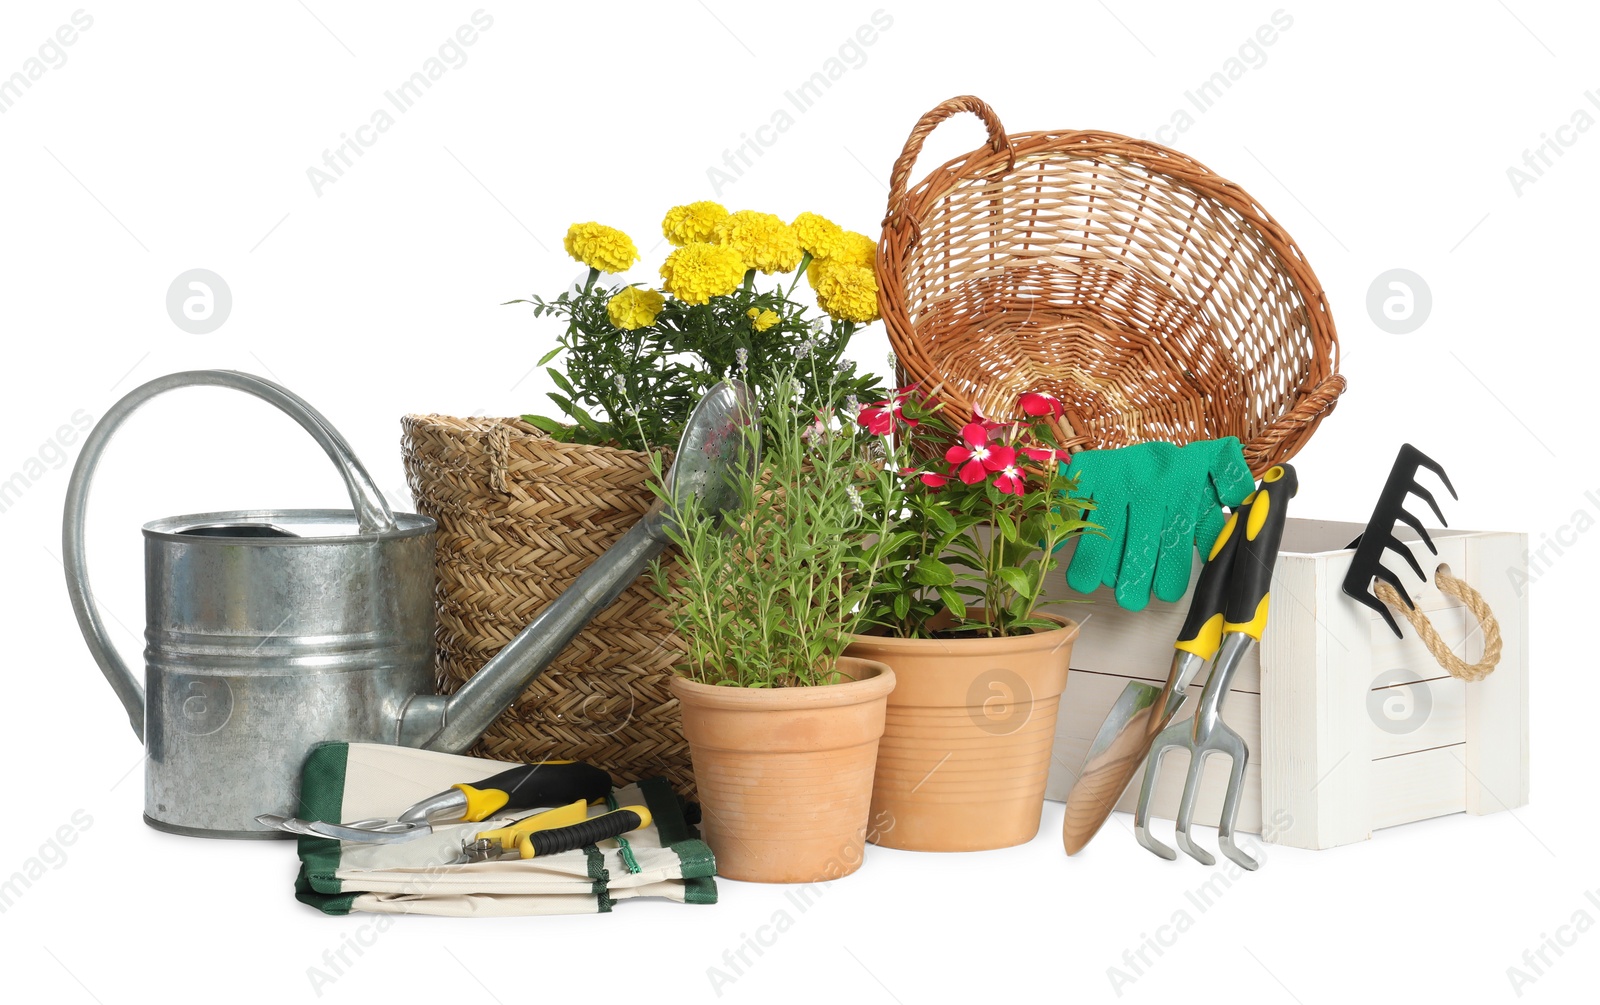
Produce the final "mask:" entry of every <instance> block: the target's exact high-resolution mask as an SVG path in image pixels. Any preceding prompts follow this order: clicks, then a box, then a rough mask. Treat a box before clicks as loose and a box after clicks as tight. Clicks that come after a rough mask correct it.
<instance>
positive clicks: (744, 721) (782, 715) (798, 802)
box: [672, 657, 895, 883]
mask: <svg viewBox="0 0 1600 1005" xmlns="http://www.w3.org/2000/svg"><path fill="white" fill-rule="evenodd" d="M839 671H840V673H841V674H842V675H844V676H845V677H847V678H851V679H849V680H847V681H846V682H844V683H840V684H825V685H820V686H816V687H781V688H745V687H718V686H713V685H710V684H701V683H698V682H696V681H691V680H685V679H684V678H682V677H676V678H674V679H673V681H672V692H673V694H674V695H676V696H677V698H678V702H679V705H680V707H681V709H682V713H683V735H684V737H685V738H686V739H687V740H688V741H689V754H690V757H691V758H692V759H693V761H694V774H695V784H696V786H697V788H698V790H699V797H700V804H701V807H702V809H703V811H704V816H703V819H702V820H701V824H700V826H701V830H702V831H703V832H704V833H705V837H706V842H707V843H708V844H709V845H710V846H711V851H712V853H713V854H714V855H715V856H716V859H717V875H719V876H725V877H727V878H728V879H742V880H749V881H753V882H757V883H816V882H821V881H824V880H830V879H838V878H839V877H840V876H847V875H849V874H850V873H852V872H855V871H856V869H858V868H860V866H861V856H862V851H863V847H862V846H863V844H864V843H865V842H866V841H867V840H869V839H870V838H871V837H872V836H873V833H872V830H873V824H872V822H871V819H870V817H869V813H868V809H869V806H870V804H871V801H872V782H873V765H874V764H875V763H876V761H877V756H878V738H879V737H880V736H881V735H882V734H883V724H884V703H885V699H886V698H887V696H888V694H889V692H890V690H891V689H893V687H894V679H895V678H894V673H893V671H891V670H890V669H889V668H888V667H887V666H885V665H883V664H882V663H878V662H873V661H871V660H866V659H856V658H850V657H845V658H843V659H840V660H839Z"/></svg>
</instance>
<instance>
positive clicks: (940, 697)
mask: <svg viewBox="0 0 1600 1005" xmlns="http://www.w3.org/2000/svg"><path fill="white" fill-rule="evenodd" d="M1041 617H1047V618H1049V619H1050V620H1052V621H1057V622H1060V623H1061V626H1062V627H1061V628H1058V629H1056V630H1054V631H1047V632H1036V633H1034V634H1032V635H1020V636H1014V637H1008V638H1003V639H992V638H969V639H895V638H885V637H879V636H869V635H857V636H854V640H853V641H852V642H851V644H850V648H849V649H847V650H846V652H847V653H848V654H849V655H851V656H861V657H865V658H868V659H874V660H882V661H883V662H885V663H887V664H889V666H891V667H893V668H894V672H895V687H894V692H893V693H892V694H890V695H889V710H888V719H887V723H886V724H885V727H884V733H883V740H882V741H881V743H880V745H879V749H878V769H877V773H876V777H875V778H874V781H873V786H872V819H873V820H874V821H875V822H879V821H881V826H878V827H877V828H876V831H875V833H874V835H873V836H872V840H873V842H874V843H876V844H880V845H883V846H885V847H888V848H906V849H910V850H913V851H978V850H981V849H986V848H1007V847H1010V846H1011V845H1017V844H1022V843H1024V842H1026V841H1029V840H1032V838H1033V836H1034V835H1035V834H1037V833H1038V831H1039V816H1040V814H1041V813H1042V812H1043V810H1044V786H1045V778H1046V776H1047V775H1048V774H1049V772H1050V750H1051V747H1052V745H1053V744H1054V741H1055V729H1056V711H1057V707H1058V706H1059V704H1060V701H1061V692H1062V691H1064V690H1066V686H1067V668H1068V666H1069V664H1070V663H1071V660H1072V642H1073V640H1074V639H1076V638H1077V637H1078V624H1077V622H1075V621H1068V620H1067V619H1065V618H1057V617H1051V616H1050V615H1041Z"/></svg>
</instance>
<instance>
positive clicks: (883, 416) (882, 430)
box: [856, 401, 895, 436]
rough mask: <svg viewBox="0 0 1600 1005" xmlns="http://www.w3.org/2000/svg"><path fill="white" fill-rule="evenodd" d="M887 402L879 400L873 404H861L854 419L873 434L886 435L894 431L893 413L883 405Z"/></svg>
mask: <svg viewBox="0 0 1600 1005" xmlns="http://www.w3.org/2000/svg"><path fill="white" fill-rule="evenodd" d="M887 404H888V402H886V401H880V402H878V403H877V404H875V405H866V406H863V407H862V409H861V414H860V415H859V416H858V417H857V418H856V421H857V422H859V423H860V424H861V425H862V426H863V427H864V428H865V429H866V431H867V432H869V433H871V434H872V435H873V436H888V435H889V434H890V433H892V432H894V417H895V413H894V412H891V411H889V410H888V409H885V408H884V407H883V406H884V405H887Z"/></svg>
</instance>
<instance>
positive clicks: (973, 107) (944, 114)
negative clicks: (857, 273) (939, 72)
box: [883, 94, 1017, 227]
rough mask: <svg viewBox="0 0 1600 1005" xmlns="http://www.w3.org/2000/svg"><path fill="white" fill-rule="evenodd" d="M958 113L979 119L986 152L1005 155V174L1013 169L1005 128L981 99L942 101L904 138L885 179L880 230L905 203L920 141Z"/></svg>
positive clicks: (967, 96)
mask: <svg viewBox="0 0 1600 1005" xmlns="http://www.w3.org/2000/svg"><path fill="white" fill-rule="evenodd" d="M958 112H971V113H972V114H974V115H976V116H977V117H978V118H980V119H982V120H983V124H984V127H985V128H987V129H988V130H989V149H990V150H993V151H994V152H995V153H997V154H1005V155H1006V170H1008V171H1009V170H1010V169H1011V168H1013V167H1015V166H1016V162H1017V151H1016V150H1015V149H1014V148H1013V147H1012V146H1011V140H1010V138H1009V137H1007V136H1006V128H1005V126H1002V125H1001V124H1000V117H999V116H998V115H996V114H995V113H994V109H993V108H990V107H989V105H988V104H987V103H986V102H985V101H983V99H981V98H975V97H973V96H972V95H970V94H963V95H960V96H958V97H954V98H950V99H949V100H947V101H942V102H940V103H939V104H938V105H935V106H934V107H933V109H932V110H930V111H929V112H928V113H927V114H926V115H924V116H923V117H922V118H920V119H918V120H917V124H916V126H914V127H913V128H912V130H911V135H910V136H907V137H906V145H905V149H903V150H901V151H900V157H899V159H898V160H896V161H895V162H894V171H893V172H892V173H891V174H890V175H889V208H888V212H887V213H886V214H885V216H884V218H883V225H884V227H888V226H889V225H890V222H891V221H893V220H894V218H895V216H896V215H897V214H898V213H899V212H900V204H901V203H902V202H904V201H905V197H906V186H907V184H908V182H909V181H910V178H911V168H912V166H913V165H915V164H916V162H917V155H918V154H920V153H922V144H923V141H925V140H926V139H927V138H928V134H929V133H931V132H933V130H934V128H935V127H936V126H938V125H939V123H941V122H943V121H944V120H945V119H948V118H949V117H950V116H952V115H955V114H956V113H958Z"/></svg>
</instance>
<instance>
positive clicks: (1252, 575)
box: [1223, 464, 1300, 642]
mask: <svg viewBox="0 0 1600 1005" xmlns="http://www.w3.org/2000/svg"><path fill="white" fill-rule="evenodd" d="M1299 491H1300V479H1299V477H1298V476H1297V475H1296V474H1295V472H1294V468H1293V467H1292V466H1290V465H1288V464H1275V465H1273V466H1272V467H1271V468H1269V469H1267V472H1266V474H1264V475H1262V476H1261V483H1260V484H1259V485H1257V486H1256V490H1255V493H1254V494H1253V495H1251V496H1250V498H1249V499H1246V500H1245V501H1244V504H1243V505H1241V506H1240V507H1239V510H1240V512H1239V513H1238V521H1239V526H1238V527H1236V528H1235V529H1234V535H1235V536H1236V537H1238V538H1239V539H1240V540H1239V554H1238V555H1236V556H1235V557H1234V560H1233V576H1232V579H1231V580H1230V582H1229V584H1228V604H1227V607H1226V608H1225V610H1224V612H1223V613H1224V620H1225V624H1224V625H1223V631H1225V632H1244V633H1245V634H1247V635H1249V636H1250V637H1251V638H1253V639H1255V640H1256V641H1258V642H1259V641H1260V640H1261V633H1262V631H1263V630H1264V629H1265V628H1266V626H1267V611H1268V609H1269V608H1270V607H1271V593H1272V569H1273V566H1274V565H1276V564H1277V561H1278V546H1279V545H1280V544H1282V543H1283V525H1284V522H1285V520H1286V519H1287V517H1288V512H1289V500H1290V499H1293V498H1294V497H1295V493H1297V492H1299Z"/></svg>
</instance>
